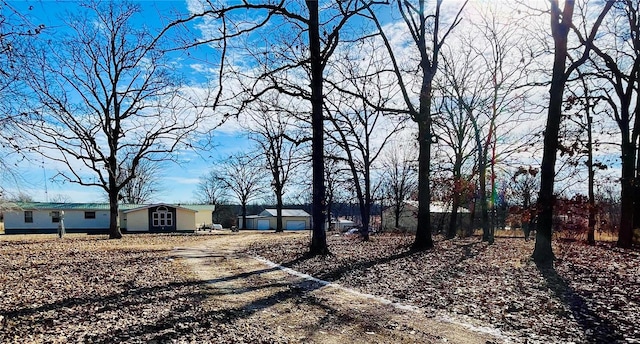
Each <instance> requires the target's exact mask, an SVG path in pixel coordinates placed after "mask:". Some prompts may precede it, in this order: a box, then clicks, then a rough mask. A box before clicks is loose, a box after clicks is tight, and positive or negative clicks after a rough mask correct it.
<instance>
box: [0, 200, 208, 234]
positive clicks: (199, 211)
mask: <svg viewBox="0 0 640 344" xmlns="http://www.w3.org/2000/svg"><path fill="white" fill-rule="evenodd" d="M213 210H214V206H213V205H184V206H181V205H171V204H155V205H135V204H121V205H119V213H120V214H119V215H120V227H121V229H122V230H123V231H132V232H177V231H194V230H195V229H197V225H198V224H199V223H202V222H207V223H210V222H211V218H212V213H213ZM3 215H4V226H5V234H22V233H55V232H57V230H58V225H59V224H60V221H61V219H63V221H64V226H65V229H66V231H67V232H71V233H73V232H79V233H93V234H98V233H107V232H108V231H109V205H108V204H106V203H38V202H24V203H22V202H21V203H15V204H13V205H11V207H8V208H7V209H4V210H3Z"/></svg>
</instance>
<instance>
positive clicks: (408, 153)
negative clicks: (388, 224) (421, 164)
mask: <svg viewBox="0 0 640 344" xmlns="http://www.w3.org/2000/svg"><path fill="white" fill-rule="evenodd" d="M414 149H415V148H414V147H413V145H412V144H410V143H407V144H406V145H405V144H396V145H392V146H391V147H390V149H388V150H387V151H386V153H385V155H384V157H383V158H382V167H383V170H384V174H383V177H382V179H383V181H382V184H383V189H384V190H385V194H386V196H385V197H386V198H388V201H389V203H390V206H391V208H392V209H393V215H394V223H395V227H396V228H398V227H400V214H402V212H403V211H404V207H405V201H407V200H409V199H410V198H411V196H412V195H414V194H415V192H416V191H417V187H418V180H417V176H416V162H417V161H416V159H415V157H414V154H413V151H414Z"/></svg>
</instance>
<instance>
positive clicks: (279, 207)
mask: <svg viewBox="0 0 640 344" xmlns="http://www.w3.org/2000/svg"><path fill="white" fill-rule="evenodd" d="M276 232H278V233H279V232H284V228H283V227H282V190H281V189H280V188H278V191H277V192H276Z"/></svg>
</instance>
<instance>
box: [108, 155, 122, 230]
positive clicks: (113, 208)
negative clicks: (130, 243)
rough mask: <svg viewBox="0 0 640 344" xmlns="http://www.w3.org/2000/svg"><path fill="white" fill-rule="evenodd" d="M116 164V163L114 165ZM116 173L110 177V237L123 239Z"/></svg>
mask: <svg viewBox="0 0 640 344" xmlns="http://www.w3.org/2000/svg"><path fill="white" fill-rule="evenodd" d="M112 166H115V165H112ZM114 176H115V174H113V173H111V174H110V177H109V185H110V187H109V239H121V238H122V232H120V221H119V218H118V217H119V211H118V189H117V188H116V187H115V184H116V180H115V177H114Z"/></svg>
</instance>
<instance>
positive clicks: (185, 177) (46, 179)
mask: <svg viewBox="0 0 640 344" xmlns="http://www.w3.org/2000/svg"><path fill="white" fill-rule="evenodd" d="M133 2H134V3H139V4H140V5H141V9H142V15H140V16H138V18H139V20H140V22H139V23H135V22H134V23H133V25H138V24H140V25H145V26H149V27H160V25H161V24H162V20H163V19H162V17H171V16H174V15H175V12H176V11H177V12H179V13H182V14H184V15H186V14H187V13H188V9H187V2H186V1H133ZM8 3H9V5H10V6H11V7H13V9H15V10H16V11H17V12H18V13H21V14H22V15H24V16H25V17H26V18H27V19H28V20H29V21H30V22H31V24H33V25H34V26H38V25H40V24H44V26H45V27H46V28H48V29H52V30H54V29H57V28H60V27H61V22H60V18H61V16H63V15H64V13H66V12H67V11H73V12H75V11H78V10H79V7H78V3H79V2H78V1H57V0H46V1H43V0H27V1H9V2H8ZM164 20H165V21H166V20H167V19H164ZM194 53H196V54H197V53H206V49H198V51H196V52H194ZM184 72H185V75H195V74H196V73H195V71H194V70H193V69H191V68H189V67H188V66H186V67H185V70H184ZM237 130H238V129H237V126H234V125H233V124H231V125H227V126H225V127H223V128H222V129H221V130H218V131H216V132H215V133H214V139H215V140H216V142H215V146H216V148H215V149H213V150H212V151H208V152H197V154H196V153H194V152H184V153H180V154H181V156H179V159H180V160H184V161H186V162H184V163H181V164H178V163H171V162H167V163H166V164H164V165H163V166H162V167H163V172H162V178H161V185H160V190H161V191H160V192H159V193H158V194H156V195H155V196H154V197H153V200H152V201H153V202H166V203H186V202H195V201H196V199H195V196H194V192H195V190H196V186H197V184H198V178H199V177H200V176H201V175H204V174H205V173H206V172H207V171H208V169H209V168H210V167H211V166H212V165H213V164H214V163H215V162H216V161H218V160H220V158H221V157H226V156H229V155H231V154H233V153H235V152H238V151H242V150H244V149H247V147H248V142H247V141H246V139H245V138H244V137H243V136H242V133H240V132H238V131H237ZM10 158H11V157H10ZM55 174H56V169H55V168H54V167H52V166H51V164H50V163H49V162H48V161H46V160H43V159H42V158H34V159H33V160H31V161H23V162H21V163H20V164H19V165H18V175H19V178H18V179H19V180H13V179H11V178H9V179H10V180H9V181H8V182H9V183H8V184H6V183H5V188H6V189H7V190H8V191H9V193H13V194H15V193H18V192H21V193H24V194H27V195H30V196H31V197H32V198H33V200H34V201H43V202H44V201H52V200H65V201H71V202H104V201H106V195H105V194H104V192H103V191H102V190H101V189H99V188H91V187H82V186H79V185H76V184H70V183H65V184H60V183H57V182H54V181H52V180H51V179H52V177H53V176H54V175H55Z"/></svg>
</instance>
